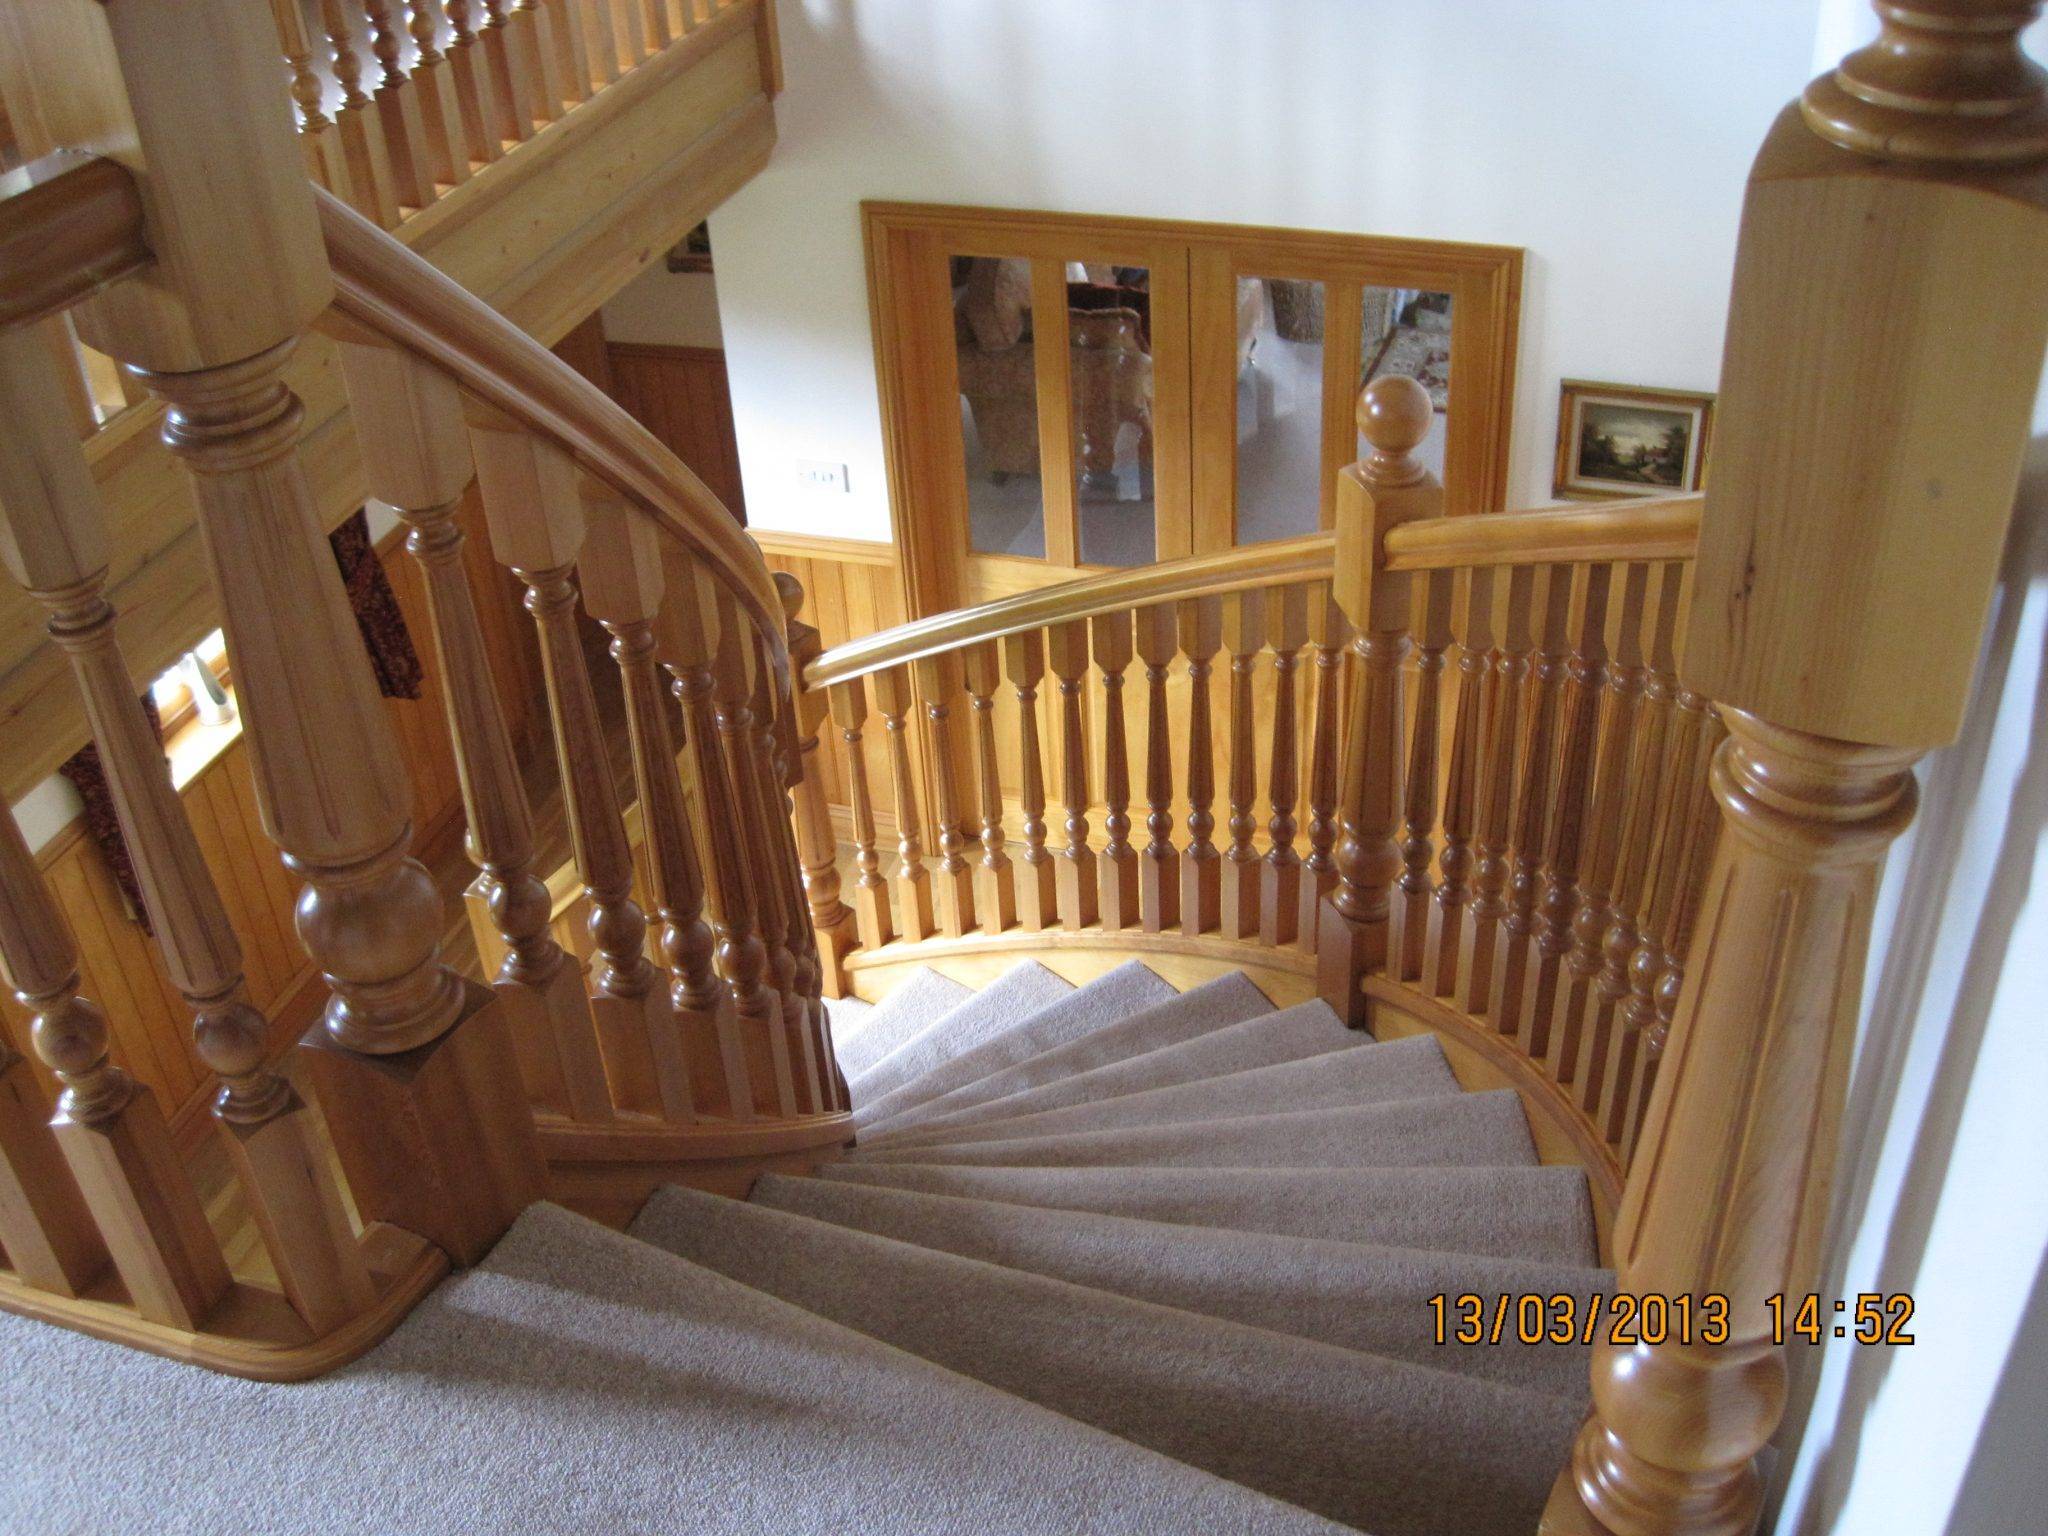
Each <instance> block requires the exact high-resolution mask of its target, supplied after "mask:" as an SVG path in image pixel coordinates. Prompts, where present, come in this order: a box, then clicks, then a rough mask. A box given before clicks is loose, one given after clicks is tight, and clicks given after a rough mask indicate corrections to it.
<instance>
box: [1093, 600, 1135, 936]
mask: <svg viewBox="0 0 2048 1536" xmlns="http://www.w3.org/2000/svg"><path fill="white" fill-rule="evenodd" d="M1088 632H1089V636H1090V638H1091V640H1092V641H1093V643H1094V650H1095V665H1096V668H1097V670H1099V671H1100V672H1101V674H1102V803H1103V816H1102V832H1103V837H1104V842H1103V846H1102V856H1101V858H1099V859H1098V860H1097V861H1096V873H1097V875H1098V876H1099V877H1100V880H1101V885H1100V887H1099V894H1100V896H1101V901H1100V904H1099V911H1100V913H1101V917H1102V928H1103V932H1105V933H1120V932H1122V931H1123V930H1124V929H1126V928H1135V927H1137V926H1138V916H1139V914H1138V850H1137V849H1136V848H1134V847H1132V846H1131V759H1130V748H1129V745H1128V742H1127V738H1126V736H1125V732H1124V672H1125V670H1126V669H1128V668H1129V666H1130V664H1131V654H1132V652H1131V615H1130V613H1129V612H1128V611H1126V612H1122V613H1105V614H1101V615H1098V616H1097V617H1096V618H1093V619H1090V620H1089V621H1088Z"/></svg>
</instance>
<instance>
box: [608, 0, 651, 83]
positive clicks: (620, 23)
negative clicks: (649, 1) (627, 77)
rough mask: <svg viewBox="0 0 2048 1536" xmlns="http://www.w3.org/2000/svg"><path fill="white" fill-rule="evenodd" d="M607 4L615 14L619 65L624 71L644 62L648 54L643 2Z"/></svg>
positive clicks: (613, 1)
mask: <svg viewBox="0 0 2048 1536" xmlns="http://www.w3.org/2000/svg"><path fill="white" fill-rule="evenodd" d="M609 3H610V5H611V7H612V9H613V10H614V11H615V12H617V17H616V22H615V26H616V29H617V35H618V40H619V59H620V63H621V64H622V65H623V66H624V67H625V68H626V69H632V68H634V67H636V66H637V65H639V64H641V63H642V62H644V61H645V60H646V58H647V55H648V52H649V44H648V41H647V6H646V4H645V0H609Z"/></svg>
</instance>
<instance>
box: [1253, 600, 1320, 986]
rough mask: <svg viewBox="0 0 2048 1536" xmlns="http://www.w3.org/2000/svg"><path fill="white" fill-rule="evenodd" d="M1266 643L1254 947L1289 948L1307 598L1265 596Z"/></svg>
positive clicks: (1295, 903)
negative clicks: (1268, 707) (1267, 730)
mask: <svg viewBox="0 0 2048 1536" xmlns="http://www.w3.org/2000/svg"><path fill="white" fill-rule="evenodd" d="M1266 643H1267V644H1268V645H1270V646H1271V647H1272V649H1273V736H1272V743H1271V747H1270V749H1269V755H1268V756H1267V759H1266V762H1267V773H1266V803H1267V808H1268V809H1269V811H1270V812H1271V815H1269V816H1268V817H1267V819H1266V833H1267V836H1268V837H1269V838H1270V839H1271V841H1270V842H1268V844H1267V845H1266V856H1265V857H1264V858H1263V859H1261V860H1260V861H1259V942H1260V943H1261V944H1264V945H1266V946H1267V947H1269V948H1274V949H1277V948H1279V947H1280V946H1281V945H1283V944H1292V943H1293V942H1294V940H1295V937H1296V935H1297V933H1298V931H1299V930H1298V927H1297V925H1298V924H1299V923H1300V921H1301V855H1300V854H1298V853H1296V852H1295V851H1294V836H1295V832H1296V831H1297V829H1298V823H1297V822H1296V820H1295V815H1294V806H1295V800H1296V799H1297V798H1298V796H1299V795H1300V793H1301V778H1300V774H1299V772H1298V771H1297V767H1296V764H1297V754H1298V751H1299V747H1300V743H1299V741H1298V740H1297V738H1296V735H1295V712H1294V706H1295V687H1294V673H1295V668H1296V666H1297V665H1298V663H1299V661H1300V657H1301V648H1302V646H1304V645H1305V644H1307V643H1308V593H1307V592H1306V591H1305V590H1304V589H1303V588H1300V587H1282V588H1281V589H1279V590H1278V591H1275V592H1268V593H1267V594H1266Z"/></svg>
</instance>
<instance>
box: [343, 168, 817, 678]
mask: <svg viewBox="0 0 2048 1536" xmlns="http://www.w3.org/2000/svg"><path fill="white" fill-rule="evenodd" d="M313 196H314V199H315V201H316V202H317V203H318V205H319V210H320V228H321V233H322V235H323V236H324V237H325V239H326V242H327V258H328V261H329V263H330V265H331V266H332V267H333V270H334V282H335V304H334V308H333V309H332V310H330V311H329V312H328V317H326V318H323V320H322V322H321V323H322V326H323V328H326V329H329V330H336V329H340V330H343V331H346V330H347V328H348V327H349V326H350V325H356V326H361V327H364V328H367V329H368V330H370V331H372V332H374V333H375V334H376V335H378V336H380V337H382V338H384V339H385V340H387V341H390V342H393V343H395V344H397V345H399V346H402V347H404V348H406V349H407V350H408V351H411V352H413V353H415V354H416V355H418V356H420V357H423V358H425V359H427V360H428V361H429V362H432V363H434V364H436V365H437V366H439V367H440V368H442V369H444V370H446V372H447V373H448V374H449V375H450V376H451V377H452V378H454V379H455V381H456V382H457V383H458V384H460V385H461V386H462V388H463V390H464V391H465V392H466V393H468V394H470V395H471V396H473V397H474V398H476V399H478V400H481V401H483V402H484V403H485V404H487V405H489V406H490V407H492V408H493V409H495V410H497V411H499V412H501V413H503V414H504V415H505V416H507V417H508V418H510V419H511V420H513V421H516V422H518V423H519V424H520V425H521V426H524V427H526V428H527V429H528V430H530V431H533V432H537V433H539V434H540V435H541V436H543V437H546V438H548V439H550V440H551V441H553V442H554V443H556V444H558V445H559V446H561V447H562V448H564V449H566V450H567V451H568V452H569V453H570V454H571V455H572V456H573V457H574V458H575V459H576V461H577V463H578V464H580V465H581V466H582V467H583V468H584V470H586V471H587V472H588V473H589V474H591V475H593V476H594V477H595V478H597V479H598V480H600V481H602V482H603V483H604V484H606V485H608V486H609V487H611V488H612V489H613V490H614V491H616V492H618V494H619V495H621V496H622V497H624V498H625V499H626V501H627V502H628V503H629V504H631V505H632V506H634V507H636V508H637V509H638V510H639V511H641V512H642V513H644V514H645V515H647V516H648V517H651V518H652V519H653V520H654V521H655V523H656V524H657V525H658V526H659V527H660V528H662V530H663V531H664V532H666V533H668V534H669V535H671V536H672V537H674V538H676V539H678V540H680V541H681V542H682V543H683V544H684V545H686V546H687V547H688V548H689V549H690V551H691V552H692V553H693V554H694V555H696V556H697V557H698V558H699V559H701V560H703V561H704V562H705V563H706V564H707V565H709V566H710V567H711V568H712V570H713V571H714V572H715V573H716V574H717V575H718V576H719V577H720V578H722V580H723V584H724V585H725V586H726V587H728V588H729V589H730V590H731V591H732V592H733V593H734V595H735V596H736V597H737V598H738V599H739V601H740V602H741V604H742V605H743V606H744V607H745V609H746V610H747V612H748V614H749V616H750V617H751V618H752V619H753V622H754V625H755V627H756V628H757V629H758V630H759V631H760V633H761V635H762V637H763V639H764V640H765V641H766V642H767V643H768V645H769V647H770V649H771V652H772V654H773V656H774V658H775V666H776V670H777V671H778V672H781V671H783V670H784V669H785V668H786V667H787V664H788V660H787V654H788V653H787V640H786V635H785V631H784V622H785V621H784V615H783V611H782V605H781V602H780V600H779V599H778V597H777V596H776V592H775V584H774V581H773V580H772V579H771V577H770V574H769V571H768V565H767V562H766V561H764V560H763V559H762V558H761V551H760V549H759V547H758V546H757V545H756V544H755V543H754V541H753V540H752V539H750V538H748V537H747V535H746V531H745V530H744V529H743V528H741V526H740V524H739V521H738V520H737V519H736V518H734V517H733V515H732V513H731V512H729V511H728V510H727V509H726V507H725V504H724V503H723V502H721V501H720V500H719V499H718V497H717V496H716V495H714V494H713V493H712V492H711V490H710V488H709V487H708V486H706V485H705V484H704V482H703V481H702V480H699V479H698V478H697V476H696V475H695V474H694V473H692V472H691V470H690V468H689V466H688V465H686V464H684V463H683V461H682V460H681V459H679V458H677V457H676V456H675V455H674V454H673V453H671V452H669V450H668V449H667V448H665V447H663V446H662V444H661V442H660V440H659V439H657V438H656V437H655V436H654V434H653V433H651V432H649V431H648V430H647V429H646V428H645V427H643V426H641V425H640V423H639V422H637V421H635V420H634V419H633V418H632V417H631V416H629V415H628V414H627V413H626V411H625V410H624V408H623V407H621V406H620V405H619V404H618V403H617V402H615V401H613V400H611V399H610V398H609V397H607V396H606V395H605V394H604V392H603V391H601V390H599V389H598V388H597V386H595V385H594V384H592V383H590V382H589V380H587V379H585V378H584V377H583V376H582V375H581V374H579V373H577V372H576V370H575V369H573V368H571V367H570V366H569V365H568V364H567V363H565V362H563V361H562V360H561V359H560V358H558V357H556V356H555V355H554V354H553V353H552V352H550V351H548V349H547V348H545V347H543V346H542V345H541V344H540V343H539V342H537V341H535V340H534V339H533V338H532V337H531V336H529V335H527V334H526V332H524V331H522V330H520V329H519V327H517V326H516V325H514V324H513V323H512V322H511V321H509V320H507V319H506V318H505V317H504V316H503V315H501V314H499V313H498V312H497V311H496V310H495V309H492V308H491V307H490V305H488V304H486V303H485V302H484V301H483V300H482V299H480V298H478V297H477V296H476V295H475V294H473V293H471V292H470V291H469V290H468V289H466V288H464V287H463V286H462V285H461V284H459V283H457V282H455V281H454V280H453V279H452V278H449V277H447V276H445V275H444V274H443V273H442V272H441V271H440V270H439V269H438V268H436V267H435V266H434V265H433V264H432V263H431V262H428V261H427V260H425V259H424V258H422V257H420V256H417V255H415V254H414V253H413V252H412V251H411V250H410V249H408V248H407V247H406V246H405V245H404V244H403V243H402V242H400V241H399V240H397V239H395V238H394V237H392V236H391V235H389V234H387V233H385V232H384V231H383V230H381V229H379V228H378V227H377V226H376V225H375V224H372V223H371V222H370V221H369V220H368V219H366V218H364V217H363V216H362V215H361V214H359V213H357V212H356V211H355V210H354V209H353V208H350V207H349V206H348V205H347V204H346V203H344V202H342V201H341V199H339V198H337V197H336V196H334V195H333V194H332V193H331V192H327V191H324V190H322V189H321V188H319V187H317V186H316V187H314V188H313ZM337 312H338V314H339V316H340V317H341V318H340V319H339V320H337V319H335V318H332V317H333V316H335V315H336V314H337Z"/></svg>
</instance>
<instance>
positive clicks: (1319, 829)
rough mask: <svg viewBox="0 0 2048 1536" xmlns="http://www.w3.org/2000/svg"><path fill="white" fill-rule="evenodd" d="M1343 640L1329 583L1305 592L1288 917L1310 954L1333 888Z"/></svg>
mask: <svg viewBox="0 0 2048 1536" xmlns="http://www.w3.org/2000/svg"><path fill="white" fill-rule="evenodd" d="M1349 639H1350V626H1349V624H1348V623H1347V622H1346V621H1345V618H1344V610H1343V609H1341V608H1339V607H1338V606H1337V599H1336V597H1335V595H1334V594H1333V593H1332V591H1331V589H1330V586H1329V584H1328V583H1318V584H1317V585H1315V586H1313V587H1311V588H1310V589H1309V592H1308V640H1309V647H1310V650H1311V652H1312V654H1313V656H1314V658H1315V659H1314V662H1313V666H1314V669H1315V670H1314V671H1313V672H1311V673H1310V674H1309V684H1310V693H1309V697H1310V700H1311V706H1310V707H1311V708H1313V709H1314V711H1315V725H1314V727H1313V729H1312V731H1311V733H1310V736H1309V751H1308V854H1307V856H1306V857H1305V858H1303V860H1302V861H1301V878H1300V880H1299V881H1298V882H1297V883H1298V885H1299V890H1298V892H1297V900H1296V911H1295V918H1294V931H1295V935H1296V937H1297V938H1298V940H1299V941H1300V943H1301V944H1302V946H1303V947H1304V948H1307V949H1309V950H1311V951H1313V950H1314V948H1315V944H1316V928H1317V925H1318V924H1319V923H1320V922H1321V920H1322V903H1323V898H1324V897H1325V896H1327V895H1329V894H1330V892H1331V891H1332V890H1333V889H1335V887H1336V884H1337V857H1336V849H1337V832H1338V825H1337V796H1338V794H1339V792H1340V790H1341V787H1342V786H1341V784H1340V778H1341V770H1342V768H1343V764H1342V762H1341V760H1340V758H1341V753H1342V750H1343V748H1342V741H1343V734H1342V731H1341V729H1340V727H1341V724H1342V722H1341V721H1340V720H1339V718H1338V715H1339V712H1340V710H1341V709H1342V705H1343V697H1344V650H1345V645H1346V643H1347V641H1348V640H1349Z"/></svg>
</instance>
